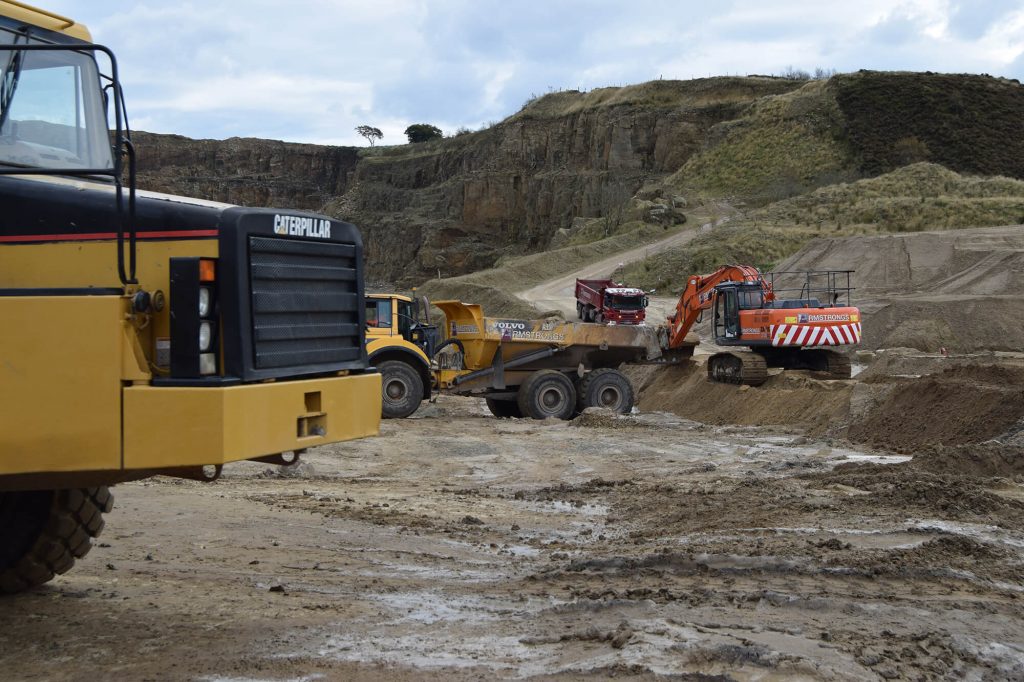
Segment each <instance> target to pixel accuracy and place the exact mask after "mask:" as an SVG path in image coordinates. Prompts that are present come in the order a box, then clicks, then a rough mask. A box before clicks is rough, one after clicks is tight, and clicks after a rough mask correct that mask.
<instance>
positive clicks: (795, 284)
mask: <svg viewBox="0 0 1024 682" xmlns="http://www.w3.org/2000/svg"><path fill="white" fill-rule="evenodd" d="M852 272H853V271H852V270H819V271H808V272H775V273H768V274H767V275H762V274H761V272H760V271H758V269H757V268H754V267H751V266H749V265H725V266H722V267H720V268H719V269H718V270H716V271H715V272H713V273H711V274H710V275H692V276H691V277H689V279H688V280H687V284H686V289H685V290H684V291H683V293H682V295H681V296H680V297H679V302H678V303H677V304H676V311H675V313H674V314H673V315H672V316H671V317H669V319H668V322H669V340H668V348H669V352H671V351H672V350H675V349H679V350H680V351H683V350H685V349H686V348H687V345H688V344H686V342H685V339H686V335H687V333H688V332H689V331H690V329H691V327H693V325H694V323H696V322H698V321H700V319H701V318H702V316H703V312H704V311H705V310H709V309H710V310H712V311H713V320H712V332H713V334H714V340H715V344H717V345H718V346H725V347H729V346H735V347H736V349H729V350H727V351H723V352H719V353H715V354H714V355H712V356H711V357H710V358H708V378H709V379H711V380H712V381H719V382H725V383H733V384H748V385H750V386H758V385H760V384H763V383H764V382H765V381H766V380H767V379H768V368H769V367H783V368H785V369H809V370H817V371H821V372H827V373H828V375H829V378H833V379H849V378H850V359H849V358H848V357H846V356H845V355H842V354H840V353H837V352H836V351H834V350H830V348H835V347H839V346H848V345H856V344H858V343H860V335H861V322H860V310H858V309H857V308H855V307H852V306H851V305H850V292H851V291H852V287H851V286H850V275H851V274H852ZM844 278H845V281H844ZM786 285H788V286H786ZM844 298H845V301H842V300H841V299H844ZM822 299H824V300H822ZM741 347H745V349H742V350H741Z"/></svg>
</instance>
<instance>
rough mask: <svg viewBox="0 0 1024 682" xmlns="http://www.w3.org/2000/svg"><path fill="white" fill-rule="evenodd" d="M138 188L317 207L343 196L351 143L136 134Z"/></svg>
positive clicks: (354, 158)
mask: <svg viewBox="0 0 1024 682" xmlns="http://www.w3.org/2000/svg"><path fill="white" fill-rule="evenodd" d="M132 139H133V141H134V142H135V146H136V148H137V149H138V159H139V161H138V173H139V187H141V188H144V189H149V190H153V191H156V192H168V193H171V194H183V195H186V196H193V197H199V198H202V199H210V200H212V201H223V202H227V203H232V204H240V205H242V206H288V207H293V208H303V209H309V210H319V209H320V208H321V207H323V205H324V204H325V203H326V202H328V201H329V200H331V199H332V198H334V197H336V196H338V195H341V194H344V193H345V191H346V189H347V188H348V184H347V181H348V178H349V175H350V174H351V172H352V171H353V170H354V169H355V167H356V164H357V163H358V160H359V155H358V150H357V149H355V148H353V147H326V146H320V145H312V144H290V143H287V142H278V141H276V140H259V139H252V138H238V137H233V138H231V139H228V140H192V139H189V138H187V137H182V136H180V135H155V134H152V133H143V132H135V133H132Z"/></svg>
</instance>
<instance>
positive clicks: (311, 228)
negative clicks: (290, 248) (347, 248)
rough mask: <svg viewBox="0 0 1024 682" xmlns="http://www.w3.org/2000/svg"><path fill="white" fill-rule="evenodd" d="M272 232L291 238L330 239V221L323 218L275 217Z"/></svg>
mask: <svg viewBox="0 0 1024 682" xmlns="http://www.w3.org/2000/svg"><path fill="white" fill-rule="evenodd" d="M274 232H275V233H276V234H287V235H291V236H292V237H317V238H319V239H330V238H331V221H330V220H325V219H323V218H304V217H302V216H295V215H275V216H274Z"/></svg>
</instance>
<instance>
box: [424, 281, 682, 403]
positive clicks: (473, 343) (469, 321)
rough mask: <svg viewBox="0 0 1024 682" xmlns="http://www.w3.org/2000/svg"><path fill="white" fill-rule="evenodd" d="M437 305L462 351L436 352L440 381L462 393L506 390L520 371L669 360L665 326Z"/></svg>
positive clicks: (449, 337)
mask: <svg viewBox="0 0 1024 682" xmlns="http://www.w3.org/2000/svg"><path fill="white" fill-rule="evenodd" d="M434 305H436V306H437V307H438V308H440V309H441V310H442V311H444V314H445V318H446V323H445V328H444V334H445V338H446V342H447V343H449V345H454V346H456V347H458V346H461V348H462V350H461V351H460V353H459V354H458V355H459V356H461V357H454V358H451V357H450V358H448V359H447V360H446V359H444V358H441V357H439V358H438V363H439V370H438V372H437V375H438V386H439V388H441V389H447V390H450V391H452V392H455V393H459V394H470V393H480V392H485V391H488V390H503V389H505V388H507V387H508V386H513V385H517V383H518V379H520V378H521V375H522V374H525V373H528V372H533V371H537V370H541V369H554V370H560V371H572V370H576V369H577V368H580V367H581V366H582V368H583V369H584V370H592V369H600V368H607V367H618V366H619V365H621V364H639V363H660V362H665V361H666V360H665V358H664V356H663V353H662V348H663V347H664V346H665V338H666V337H665V329H664V328H654V327H646V326H596V325H590V324H581V323H578V322H566V321H563V320H560V319H554V318H551V319H546V320H522V319H509V318H492V317H484V314H483V310H482V309H481V307H480V306H479V305H476V304H467V303H462V302H460V301H437V302H435V304H434ZM695 345H696V338H694V339H692V343H691V344H690V345H689V346H688V349H689V351H690V353H689V354H692V350H693V346H695ZM680 355H687V353H685V352H683V353H680ZM452 360H454V361H455V362H457V363H458V364H459V366H458V367H456V366H453V365H452V362H451V361H452ZM446 363H447V364H446ZM502 377H504V380H502ZM499 384H501V385H499Z"/></svg>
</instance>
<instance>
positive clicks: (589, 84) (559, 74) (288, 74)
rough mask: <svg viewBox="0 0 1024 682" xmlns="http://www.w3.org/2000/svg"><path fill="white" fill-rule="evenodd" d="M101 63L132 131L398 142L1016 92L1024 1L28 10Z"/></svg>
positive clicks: (53, 6)
mask: <svg viewBox="0 0 1024 682" xmlns="http://www.w3.org/2000/svg"><path fill="white" fill-rule="evenodd" d="M34 2H35V4H38V5H40V6H45V7H46V8H47V9H50V10H52V11H55V12H59V13H62V14H65V15H67V16H70V17H72V18H74V19H76V20H78V21H80V22H82V23H84V24H86V25H87V26H88V27H89V28H90V29H91V30H92V34H93V38H94V39H95V41H96V42H98V43H101V44H104V45H107V46H108V47H111V48H113V50H114V51H115V53H116V54H117V55H118V59H119V63H120V67H121V73H122V80H123V82H124V87H125V92H126V98H127V102H128V108H129V109H128V111H129V116H130V119H131V123H132V127H133V128H134V129H137V130H148V131H152V132H160V133H178V134H182V135H188V136H190V137H208V138H226V137H232V136H245V137H265V138H273V139H283V140H289V141H296V142H315V143H321V144H360V145H361V144H365V141H364V140H363V139H362V138H360V137H359V136H358V135H356V133H355V132H354V130H353V129H354V128H355V126H357V125H360V124H369V125H373V126H376V127H378V128H380V129H381V130H382V131H383V132H384V139H383V144H399V143H403V142H405V137H404V135H402V131H403V130H404V129H405V127H406V126H407V125H409V124H410V123H421V122H422V123H432V124H434V125H436V126H438V127H440V128H441V129H442V130H444V131H445V133H446V134H451V133H452V132H454V131H455V130H456V129H457V128H459V127H461V126H465V127H468V128H471V129H475V128H478V127H480V126H481V125H483V124H486V123H487V122H489V121H497V120H501V119H502V118H504V117H506V116H508V115H509V114H512V113H514V112H516V111H518V110H519V108H520V107H521V106H522V104H523V102H524V101H525V100H526V99H528V98H529V97H530V96H531V95H533V94H543V93H545V92H548V91H550V90H552V89H555V90H557V89H585V90H589V89H592V88H596V87H603V86H608V85H625V84H629V83H639V82H642V81H646V80H652V79H657V78H666V79H687V78H696V77H704V76H709V75H723V74H750V73H762V74H763V73H780V72H782V71H784V70H785V69H786V68H787V67H794V68H798V69H804V70H807V71H813V70H814V69H815V68H819V67H820V68H824V69H836V70H838V71H855V70H857V69H884V70H920V71H926V70H927V71H945V72H972V73H989V74H992V75H999V76H1007V77H1011V78H1018V79H1021V80H1024V0H976V1H973V2H970V1H966V0H960V1H950V0H907V1H899V0H892V1H885V0H856V1H850V0H840V1H831V0H819V1H818V2H810V1H809V0H806V1H803V2H801V1H797V0H789V1H776V2H772V1H771V0H732V1H730V0H701V1H699V2H692V1H690V0H685V1H684V0H678V1H675V2H673V1H671V0H661V1H655V0H592V1H585V0H434V1H428V0H359V1H351V0H293V1H291V2H280V1H279V0H247V1H245V2H241V1H238V2H231V1H228V0H223V1H218V0H206V1H205V2H173V3H172V2H156V1H148V0H90V1H89V2H82V1H81V0H77V1H72V0H34Z"/></svg>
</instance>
